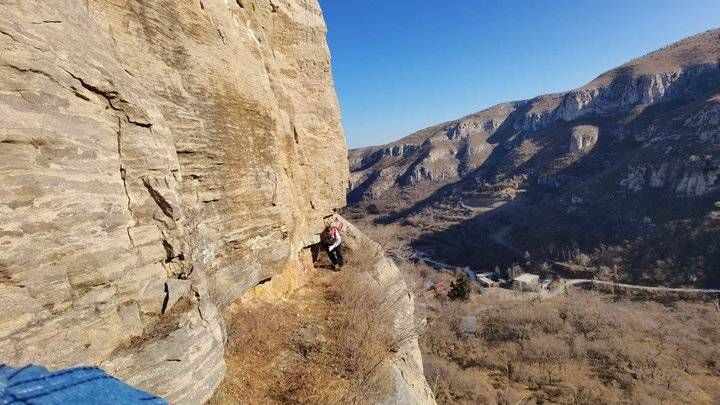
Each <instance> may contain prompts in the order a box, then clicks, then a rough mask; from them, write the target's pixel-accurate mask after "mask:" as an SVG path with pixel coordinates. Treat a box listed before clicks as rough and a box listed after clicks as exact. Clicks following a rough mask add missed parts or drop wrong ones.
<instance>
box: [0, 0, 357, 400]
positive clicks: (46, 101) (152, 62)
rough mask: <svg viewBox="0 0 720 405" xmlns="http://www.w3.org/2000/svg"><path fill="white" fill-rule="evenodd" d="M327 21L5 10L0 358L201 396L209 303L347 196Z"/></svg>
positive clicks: (292, 244) (211, 329)
mask: <svg viewBox="0 0 720 405" xmlns="http://www.w3.org/2000/svg"><path fill="white" fill-rule="evenodd" d="M325 31H326V28H325V24H324V21H323V17H322V13H321V11H320V9H319V6H318V4H317V2H316V1H315V0H273V1H270V0H242V1H232V2H226V1H220V0H201V1H197V2H186V1H176V0H152V1H137V0H129V1H122V2H114V1H106V0H90V1H87V2H77V1H69V0H59V1H52V2H38V1H31V2H4V3H2V4H0V116H1V117H2V118H0V171H1V172H2V173H3V175H2V176H0V186H1V187H2V189H3V190H4V193H3V195H2V197H0V215H1V217H2V225H0V246H2V249H0V302H2V307H3V309H4V310H3V311H2V314H0V362H6V363H10V364H16V365H21V364H24V363H29V362H33V363H40V364H43V365H46V366H49V367H52V368H57V367H66V366H74V365H78V364H99V365H101V366H103V367H104V368H106V369H107V370H108V371H110V372H111V373H112V374H114V375H116V376H118V377H120V378H123V379H125V380H127V381H128V382H130V383H133V384H137V385H139V386H140V387H142V388H145V389H147V390H149V391H152V392H153V393H155V394H158V395H161V396H163V397H165V398H167V399H168V400H170V401H171V402H173V403H200V402H203V401H204V400H205V399H207V398H208V397H209V396H210V395H211V394H212V391H213V390H214V388H215V387H216V386H217V385H218V384H219V382H220V381H221V379H222V377H223V373H224V362H223V344H224V340H225V338H226V337H225V332H224V326H223V321H222V317H221V315H220V311H221V310H222V308H223V307H224V306H225V305H227V304H229V303H231V302H232V301H234V300H236V299H237V298H238V297H240V296H241V295H242V294H243V293H244V292H245V291H247V290H248V289H249V288H251V287H253V286H255V285H257V284H258V283H260V282H262V281H264V280H267V279H269V278H272V277H273V276H275V275H277V274H280V273H282V272H283V271H285V270H287V269H290V268H295V267H299V266H301V264H300V262H301V259H302V258H301V256H302V255H305V254H307V253H305V251H304V250H303V249H302V248H303V247H304V246H306V245H308V244H310V243H313V242H314V241H315V239H316V238H317V236H316V233H317V232H318V230H319V229H320V228H321V226H322V218H323V217H324V216H326V215H328V214H330V213H331V212H332V209H333V208H336V207H341V206H343V205H344V203H345V194H344V193H345V185H346V184H347V178H348V173H347V166H346V163H345V159H344V157H345V156H346V150H345V143H344V137H343V133H342V131H341V127H340V118H339V112H338V106H337V101H336V96H335V91H334V88H333V83H332V78H331V73H330V60H329V53H328V49H327V45H326V42H325ZM321 156H323V157H324V156H336V157H337V158H335V159H325V158H320V157H321Z"/></svg>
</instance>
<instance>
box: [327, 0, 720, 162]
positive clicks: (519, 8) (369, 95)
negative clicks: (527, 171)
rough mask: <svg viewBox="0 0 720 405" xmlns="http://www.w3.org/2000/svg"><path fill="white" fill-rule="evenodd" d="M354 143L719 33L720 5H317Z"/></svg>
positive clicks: (636, 1) (572, 0) (629, 1)
mask: <svg viewBox="0 0 720 405" xmlns="http://www.w3.org/2000/svg"><path fill="white" fill-rule="evenodd" d="M320 3H321V5H322V8H323V12H324V14H325V19H326V21H327V24H328V29H329V33H328V41H329V44H330V50H331V52H332V57H333V73H334V78H335V84H336V87H337V91H338V96H339V98H340V105H341V108H342V115H343V125H344V127H345V132H346V135H347V138H348V144H349V146H350V147H352V148H355V147H361V146H368V145H377V144H383V143H387V142H390V141H392V140H395V139H398V138H401V137H403V136H405V135H407V134H409V133H411V132H413V131H415V130H418V129H422V128H425V127H427V126H430V125H433V124H437V123H441V122H444V121H448V120H452V119H455V118H459V117H461V116H463V115H466V114H469V113H472V112H476V111H480V110H482V109H484V108H487V107H490V106H492V105H494V104H497V103H500V102H504V101H511V100H521V99H526V98H530V97H534V96H536V95H540V94H544V93H552V92H558V91H564V90H569V89H572V88H575V87H578V86H580V85H582V84H585V83H586V82H588V81H590V80H592V79H593V78H595V77H596V76H597V75H599V74H600V73H602V72H604V71H606V70H608V69H611V68H613V67H615V66H618V65H621V64H623V63H625V62H626V61H628V60H630V59H632V58H634V57H637V56H641V55H643V54H645V53H647V52H649V51H652V50H654V49H656V48H659V47H661V46H663V45H665V44H668V43H671V42H674V41H676V40H679V39H681V38H684V37H686V36H689V35H692V34H695V33H698V32H701V31H705V30H708V29H711V28H717V27H720V0H602V1H599V0H535V1H532V0H522V1H521V0H497V1H493V2H491V1H482V0H444V1H428V0H320Z"/></svg>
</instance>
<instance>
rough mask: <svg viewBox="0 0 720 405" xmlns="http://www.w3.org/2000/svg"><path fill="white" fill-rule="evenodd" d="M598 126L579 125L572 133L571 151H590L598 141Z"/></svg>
mask: <svg viewBox="0 0 720 405" xmlns="http://www.w3.org/2000/svg"><path fill="white" fill-rule="evenodd" d="M598 133H599V130H598V127H595V126H592V125H578V126H576V127H573V129H572V133H571V134H570V153H588V152H590V151H591V150H592V149H593V148H594V147H595V144H596V143H597V141H598Z"/></svg>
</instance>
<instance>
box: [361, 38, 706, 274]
mask: <svg viewBox="0 0 720 405" xmlns="http://www.w3.org/2000/svg"><path fill="white" fill-rule="evenodd" d="M719 96H720V29H715V30H710V31H707V32H703V33H700V34H697V35H694V36H692V37H689V38H686V39H684V40H681V41H679V42H676V43H673V44H670V45H668V46H666V47H664V48H662V49H660V50H657V51H654V52H651V53H649V54H647V55H645V56H643V57H640V58H636V59H634V60H632V61H629V62H627V63H625V64H624V65H621V66H619V67H618V68H616V69H611V70H610V71H608V72H605V73H603V74H601V75H599V76H598V77H597V78H595V79H594V80H592V81H590V82H588V84H587V85H585V86H582V87H579V88H577V89H574V90H570V91H567V92H562V93H555V94H550V95H541V96H538V97H535V98H531V99H528V100H522V101H517V102H509V103H502V104H498V105H496V106H493V107H491V108H488V109H486V110H483V111H480V112H477V113H474V114H470V115H467V116H465V117H462V118H460V119H457V120H453V121H449V122H446V123H443V124H439V125H437V126H432V127H429V128H426V129H423V130H420V131H417V132H415V133H413V134H410V135H409V136H407V137H404V138H401V139H399V140H397V141H394V142H391V143H389V144H386V145H381V146H378V147H370V148H362V149H355V150H351V151H350V155H349V156H350V164H351V175H350V176H351V190H350V193H349V194H348V199H349V202H350V204H351V205H354V206H355V210H356V211H357V210H361V209H363V208H365V207H367V206H369V205H373V206H374V207H373V209H372V210H373V211H375V210H378V209H379V210H380V211H381V212H385V215H384V216H383V217H382V218H379V219H377V220H378V221H382V222H397V221H400V222H404V223H410V224H414V225H415V226H412V227H411V228H414V229H413V230H412V231H410V230H409V231H408V232H409V233H413V234H414V236H413V239H414V241H415V242H414V243H416V244H418V246H421V247H423V248H435V249H439V250H445V249H450V250H452V249H451V248H450V247H448V244H451V243H450V242H449V241H448V239H453V235H452V233H450V234H448V232H450V231H448V229H447V228H448V227H454V226H455V225H457V228H453V229H455V231H457V232H458V233H462V234H466V235H472V236H473V237H474V238H476V239H477V241H476V242H475V243H472V242H465V243H460V245H462V246H464V247H465V249H469V248H472V249H473V250H478V251H481V252H482V253H477V254H474V255H470V256H475V259H470V260H464V261H463V260H461V261H463V263H467V264H473V263H475V264H477V265H483V266H488V265H491V262H492V261H493V257H495V256H501V257H502V259H498V264H503V263H504V264H508V263H511V262H512V261H519V260H521V258H518V257H517V254H516V252H509V251H508V250H509V249H507V245H509V241H511V242H512V244H513V245H514V246H515V250H517V251H520V252H524V251H526V250H528V251H530V253H533V252H537V251H538V250H543V249H548V248H547V247H546V246H545V247H544V246H543V243H542V236H541V232H540V231H539V230H531V229H528V227H531V226H540V225H539V222H543V221H540V220H539V219H538V217H542V216H543V215H544V214H543V213H542V212H540V211H538V210H539V209H538V208H532V207H528V206H527V205H528V204H534V205H536V206H543V207H544V209H545V210H547V212H549V213H551V214H549V215H548V217H549V218H553V219H555V220H556V221H555V223H552V220H548V221H549V222H550V223H548V221H545V222H543V223H542V226H545V227H547V228H546V229H545V230H546V231H547V232H549V233H551V234H554V236H553V237H556V238H559V239H569V240H564V241H559V240H558V241H555V242H557V243H556V244H559V245H560V246H563V249H577V248H579V247H581V248H582V249H589V250H594V249H598V248H600V246H601V245H604V244H608V243H611V244H614V243H620V241H619V240H615V239H618V238H620V236H618V235H623V236H626V237H628V238H630V239H633V238H638V237H649V235H650V234H651V233H652V232H650V231H649V230H647V229H645V228H644V225H643V221H645V219H644V218H647V220H648V221H650V222H651V223H652V224H655V225H657V224H662V226H660V225H657V227H658V228H662V227H663V226H670V223H671V222H673V221H680V222H682V221H695V220H699V219H697V218H695V219H692V218H691V215H690V214H689V213H688V212H686V211H687V210H685V211H683V209H682V208H681V207H680V206H681V205H683V204H685V205H687V206H696V205H697V207H696V208H697V210H696V212H698V213H705V214H707V213H708V212H709V210H711V209H712V206H713V205H712V202H713V201H715V199H716V198H717V194H718V181H717V180H718V176H719V175H720V153H719V150H718V141H719V137H720V128H718V113H719V112H720V105H718V97H719ZM653 195H655V196H657V195H664V196H665V200H663V204H661V206H659V207H658V206H656V207H653V206H652V205H648V203H647V202H641V200H643V199H645V200H648V201H649V200H651V199H652V198H657V197H652V196H653ZM618 199H624V200H627V204H629V207H633V208H632V209H627V211H628V212H626V213H624V214H618V215H620V216H619V217H618V218H615V219H610V218H608V215H609V214H608V212H607V211H608V209H609V208H610V207H611V206H612V207H614V209H617V210H624V209H626V207H625V208H624V207H623V206H622V205H621V204H620V203H618V202H617V200H618ZM469 206H472V207H473V208H474V209H475V210H476V211H477V212H480V214H478V213H477V212H474V213H473V212H468V210H467V209H466V207H469ZM513 206H515V207H518V209H512V208H511V207H513ZM591 206H592V208H591ZM464 207H465V208H464ZM663 210H665V211H667V212H660V211H663ZM698 210H699V211H698ZM656 211H657V212H656ZM563 212H564V213H563ZM578 212H584V217H582V218H580V220H579V221H577V222H578V224H579V223H581V222H583V223H585V226H593V225H592V224H591V223H588V221H590V219H591V218H596V219H597V220H598V222H599V224H598V225H597V226H596V228H597V229H598V232H597V235H595V237H592V238H591V237H587V235H583V234H582V232H580V231H579V230H578V229H575V228H577V226H579V225H577V224H575V225H573V224H565V223H564V222H563V221H566V220H567V219H568V218H572V217H573V216H574V215H576V216H577V215H580V214H577V213H578ZM698 215H700V214H698ZM479 217H482V218H485V219H479ZM626 217H632V218H626ZM636 217H637V218H636ZM443 218H449V219H443ZM492 218H494V219H492ZM498 218H502V220H500V219H498ZM519 218H522V219H519ZM498 221H499V222H498ZM456 222H458V223H459V224H456ZM470 223H472V224H473V226H474V228H475V230H473V226H470V225H469V224H470ZM531 223H532V224H533V225H531ZM454 224H455V225H454ZM463 224H464V225H463ZM483 224H484V225H483ZM490 224H492V225H490ZM560 224H563V225H562V226H560ZM497 226H499V227H501V228H502V229H504V228H505V227H506V226H510V228H511V229H512V230H510V231H508V235H507V237H508V239H509V241H506V242H508V243H504V244H498V243H496V242H497V241H496V240H493V238H490V241H489V242H488V246H491V247H482V246H481V247H478V246H477V245H478V243H480V242H479V241H485V240H487V239H488V236H487V235H486V234H485V233H482V232H480V234H478V232H479V231H477V229H485V231H487V232H486V233H489V234H491V235H492V234H493V231H492V228H494V227H497ZM675 226H677V223H675ZM555 228H558V229H557V230H556V231H551V230H552V229H555ZM520 229H523V230H524V232H525V234H522V232H521V231H520ZM610 229H612V230H613V231H612V232H611V231H610ZM683 229H685V228H683ZM418 232H419V233H421V234H422V236H420V235H415V233H418ZM613 232H615V233H616V234H617V235H615V236H613V235H612V233H613ZM653 232H655V233H654V234H659V233H662V232H660V231H658V230H657V229H656V230H655V231H653ZM438 235H444V236H443V237H440V238H439V240H438ZM531 235H532V237H533V238H534V239H535V241H534V242H532V243H530V242H528V241H525V240H526V239H528V238H530V237H531ZM712 235H714V233H712ZM551 239H552V238H551ZM579 239H582V240H584V242H579V241H578V240H579ZM523 241H525V242H527V243H525V242H523ZM555 242H553V243H555ZM453 243H457V241H455V242H453ZM572 246H574V247H572ZM703 246H704V245H703ZM551 250H555V248H553V249H551ZM498 252H502V253H498ZM457 254H458V255H460V256H461V257H462V256H463V255H462V254H460V253H457ZM716 254H717V253H716V252H715V250H714V249H710V250H709V252H708V255H705V256H703V255H699V256H703V257H706V259H707V258H710V257H713V258H714V257H715V256H714V255H716ZM481 255H484V256H487V258H485V259H481V258H478V257H477V256H481ZM539 255H540V256H541V257H543V258H545V259H548V260H549V259H552V258H555V259H556V258H557V252H554V253H548V252H545V253H539ZM464 256H465V257H466V258H467V256H468V255H464ZM699 256H698V257H699ZM445 258H446V259H447V258H449V256H447V255H446V256H445ZM676 259H677V258H676ZM698 260H699V259H698ZM688 266H690V267H692V266H691V265H689V264H688ZM696 267H697V266H696ZM700 267H701V270H702V271H701V272H704V274H706V276H708V277H710V278H706V279H705V280H706V281H708V280H710V279H712V280H715V278H714V277H715V276H714V275H712V276H710V275H709V273H708V271H707V269H706V268H705V266H700ZM693 272H694V271H691V270H688V274H689V273H693ZM686 276H687V277H689V278H688V279H692V278H694V277H695V276H690V275H686ZM673 282H678V283H679V282H680V281H679V280H675V281H673ZM708 282H711V283H716V281H708Z"/></svg>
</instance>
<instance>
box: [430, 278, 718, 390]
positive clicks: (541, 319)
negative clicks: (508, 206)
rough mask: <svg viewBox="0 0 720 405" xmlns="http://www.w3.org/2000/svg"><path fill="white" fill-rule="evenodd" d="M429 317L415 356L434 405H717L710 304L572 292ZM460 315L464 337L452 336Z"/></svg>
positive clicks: (714, 320) (488, 302) (458, 330)
mask: <svg viewBox="0 0 720 405" xmlns="http://www.w3.org/2000/svg"><path fill="white" fill-rule="evenodd" d="M430 315H431V323H430V327H429V332H428V333H427V334H426V335H425V336H424V337H423V339H422V340H421V348H422V350H423V356H424V362H425V367H426V369H425V371H426V377H427V379H428V381H429V382H430V384H431V386H432V387H433V388H434V390H435V395H436V398H437V400H438V403H441V404H442V403H447V404H449V403H508V402H509V401H514V402H512V403H518V402H517V401H519V400H520V399H521V398H524V399H523V402H522V403H543V402H550V403H563V404H615V403H634V404H635V403H637V404H656V403H693V404H713V403H718V402H720V392H719V391H720V389H718V386H719V385H720V384H719V383H720V368H719V367H718V364H720V361H718V360H717V359H718V358H720V349H718V348H719V347H720V313H719V312H717V310H716V309H715V308H714V306H713V305H712V303H702V302H695V303H687V302H676V303H674V304H673V305H672V306H664V305H661V304H659V303H654V302H642V303H641V302H630V301H619V302H612V301H611V300H609V299H608V297H607V296H602V295H596V294H592V293H588V292H582V291H579V292H576V293H573V294H571V295H569V296H565V297H561V298H557V299H554V300H548V301H538V302H530V301H523V300H509V299H508V300H499V301H498V297H497V296H495V297H494V298H492V299H491V298H489V297H476V298H475V300H474V301H473V302H472V303H452V304H451V305H444V306H441V307H439V309H437V310H435V311H432V312H431V314H430ZM469 315H472V316H475V317H477V328H476V330H474V331H471V332H468V330H467V329H464V328H463V327H462V326H461V325H462V324H463V323H462V319H463V318H464V317H467V316H469ZM471 382H472V383H471ZM479 387H482V389H480V388H479Z"/></svg>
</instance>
